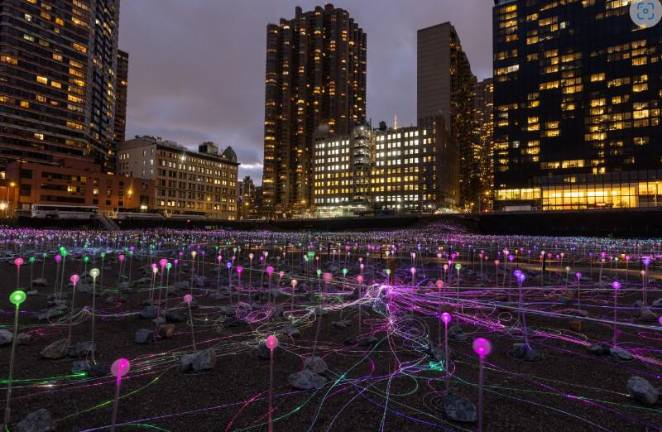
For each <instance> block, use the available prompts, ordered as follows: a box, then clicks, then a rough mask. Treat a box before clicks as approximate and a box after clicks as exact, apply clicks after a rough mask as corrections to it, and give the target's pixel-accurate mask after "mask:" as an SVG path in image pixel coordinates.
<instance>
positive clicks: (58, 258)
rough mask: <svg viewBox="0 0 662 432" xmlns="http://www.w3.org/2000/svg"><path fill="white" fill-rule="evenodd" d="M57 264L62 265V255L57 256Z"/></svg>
mask: <svg viewBox="0 0 662 432" xmlns="http://www.w3.org/2000/svg"><path fill="white" fill-rule="evenodd" d="M55 262H56V263H57V264H60V263H61V262H62V255H60V254H58V255H55Z"/></svg>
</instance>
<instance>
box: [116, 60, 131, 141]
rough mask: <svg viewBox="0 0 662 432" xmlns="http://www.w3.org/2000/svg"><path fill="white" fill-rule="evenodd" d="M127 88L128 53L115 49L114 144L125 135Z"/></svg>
mask: <svg viewBox="0 0 662 432" xmlns="http://www.w3.org/2000/svg"><path fill="white" fill-rule="evenodd" d="M128 89H129V53H127V52H125V51H122V50H117V92H116V94H117V97H116V98H115V138H114V139H115V145H116V146H119V145H120V144H121V143H123V142H124V140H125V135H126V102H127V91H128Z"/></svg>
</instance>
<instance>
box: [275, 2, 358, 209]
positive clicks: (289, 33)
mask: <svg viewBox="0 0 662 432" xmlns="http://www.w3.org/2000/svg"><path fill="white" fill-rule="evenodd" d="M365 110H366V35H365V33H364V32H363V30H362V29H361V28H360V27H359V25H358V24H357V23H356V22H354V20H353V19H352V18H351V17H350V16H349V13H348V12H347V11H346V10H343V9H338V8H335V7H334V6H333V5H331V4H327V5H326V6H325V7H316V8H315V9H314V10H312V11H308V12H303V11H302V9H301V8H299V7H297V8H296V10H295V17H294V18H293V19H291V20H286V19H281V20H280V23H279V24H269V25H268V26H267V56H266V90H265V119H264V171H263V178H262V185H263V201H264V208H265V214H266V215H267V216H269V217H286V216H291V215H292V214H295V213H301V212H303V211H305V210H307V209H308V208H309V207H310V205H311V202H312V199H313V184H312V183H313V180H312V179H313V165H312V163H311V160H312V155H313V142H314V134H315V131H316V130H317V128H318V127H319V126H320V125H322V124H326V125H328V128H329V131H330V133H332V134H339V135H347V134H349V133H350V132H351V130H352V128H353V127H354V126H355V125H357V124H361V123H364V122H365V118H366V111H365Z"/></svg>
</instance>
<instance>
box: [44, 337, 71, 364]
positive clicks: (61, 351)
mask: <svg viewBox="0 0 662 432" xmlns="http://www.w3.org/2000/svg"><path fill="white" fill-rule="evenodd" d="M39 354H40V355H41V356H42V357H43V358H46V359H49V360H59V359H61V358H64V356H65V355H66V354H67V340H66V339H59V340H56V341H55V342H53V343H51V344H50V345H48V346H46V348H44V349H43V350H41V352H40V353H39Z"/></svg>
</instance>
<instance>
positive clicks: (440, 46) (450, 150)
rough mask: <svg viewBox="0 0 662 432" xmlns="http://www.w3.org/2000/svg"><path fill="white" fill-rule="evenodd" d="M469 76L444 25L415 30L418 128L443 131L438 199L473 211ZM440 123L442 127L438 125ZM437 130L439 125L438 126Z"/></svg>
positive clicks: (457, 45)
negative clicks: (416, 32)
mask: <svg viewBox="0 0 662 432" xmlns="http://www.w3.org/2000/svg"><path fill="white" fill-rule="evenodd" d="M475 85H476V77H475V76H474V75H473V73H472V72H471V66H470V65H469V60H468V59H467V55H466V54H465V52H464V51H463V50H462V45H461V43H460V38H459V36H458V34H457V32H456V31H455V28H454V27H453V25H452V24H450V23H443V24H438V25H435V26H432V27H427V28H424V29H421V30H419V31H418V41H417V117H418V125H419V126H421V127H425V128H428V129H431V128H434V129H437V130H441V129H443V130H444V131H445V132H444V136H443V137H442V136H439V137H438V140H443V141H444V142H443V145H442V147H441V148H442V150H443V154H441V155H438V156H439V157H440V159H441V163H442V164H443V169H442V173H440V175H443V176H445V179H444V181H443V182H442V184H443V196H442V199H443V201H444V202H445V203H446V205H447V206H448V207H451V206H453V207H456V206H459V207H462V208H473V207H474V206H475V200H476V197H477V191H476V186H475V181H474V179H473V178H472V175H473V173H474V171H473V169H472V168H473V165H474V159H473V150H474V146H475V144H476V143H475V135H474V134H475V119H474V116H473V110H474V91H475ZM441 120H443V125H439V124H438V123H440V122H441ZM440 126H443V128H441V127H440Z"/></svg>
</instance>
